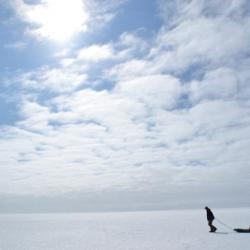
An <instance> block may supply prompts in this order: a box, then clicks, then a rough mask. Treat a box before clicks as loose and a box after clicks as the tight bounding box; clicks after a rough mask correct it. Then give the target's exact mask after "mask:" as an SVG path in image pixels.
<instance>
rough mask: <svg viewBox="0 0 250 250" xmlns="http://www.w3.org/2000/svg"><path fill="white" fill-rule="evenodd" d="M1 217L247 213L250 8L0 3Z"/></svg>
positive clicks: (155, 0)
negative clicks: (169, 211)
mask: <svg viewBox="0 0 250 250" xmlns="http://www.w3.org/2000/svg"><path fill="white" fill-rule="evenodd" d="M0 21H1V22H0V37H1V39H0V55H1V57H0V112H1V113H0V114H1V116H0V152H1V158H0V172H1V174H0V212H37V211H39V212H46V211H53V212H58V211H60V212H72V211H78V212H80V211H110V210H152V209H169V208H192V207H196V208H200V207H202V208H203V207H204V206H205V205H208V206H212V207H240V206H242V207H243V206H250V201H249V195H250V154H249V148H250V82H249V80H250V70H249V68H250V50H249V49H250V2H249V1H248V0H226V1H225V0H210V1H205V0H112V1H111V0H70V1H69V0H9V1H4V0H0Z"/></svg>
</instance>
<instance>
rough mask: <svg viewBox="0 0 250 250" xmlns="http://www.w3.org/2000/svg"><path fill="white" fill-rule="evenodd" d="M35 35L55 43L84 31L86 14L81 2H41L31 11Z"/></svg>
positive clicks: (76, 0) (53, 0) (57, 0)
mask: <svg viewBox="0 0 250 250" xmlns="http://www.w3.org/2000/svg"><path fill="white" fill-rule="evenodd" d="M30 14H32V17H31V18H32V19H33V20H34V21H35V22H36V24H37V25H38V27H37V28H36V29H35V33H36V34H37V35H40V36H41V37H46V38H48V39H51V40H55V41H65V40H67V39H70V38H71V37H72V36H74V35H75V34H77V33H79V32H81V31H84V30H86V22H87V20H88V14H87V12H86V10H85V6H84V4H83V1H82V0H43V1H42V3H41V4H39V5H38V6H36V9H33V11H32V13H30Z"/></svg>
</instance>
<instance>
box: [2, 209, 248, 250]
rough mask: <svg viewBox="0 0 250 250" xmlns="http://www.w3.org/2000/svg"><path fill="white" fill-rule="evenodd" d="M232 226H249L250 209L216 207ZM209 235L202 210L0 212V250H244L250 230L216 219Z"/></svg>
mask: <svg viewBox="0 0 250 250" xmlns="http://www.w3.org/2000/svg"><path fill="white" fill-rule="evenodd" d="M213 211H214V213H215V215H216V217H218V218H219V219H220V220H221V221H223V222H225V223H227V224H228V225H230V226H232V227H244V228H246V227H249V226H250V209H247V208H245V209H223V210H222V209H214V210H213ZM215 224H216V226H218V233H208V226H207V222H206V217H205V210H203V209H201V210H181V211H157V212H119V213H82V214H81V213H75V214H28V215H24V214H8V215H6V214H2V215H0V249H1V250H31V249H32V250H41V249H44V250H45V249H46V250H64V249H65V250H66V249H67V250H81V249H83V250H96V249H100V250H113V249H114V250H136V249H140V250H144V249H149V250H163V249H164V250H168V249H169V250H191V249H192V250H196V249H197V250H215V249H216V250H225V249H226V250H238V249H239V250H247V249H250V234H248V233H246V234H243V233H242V234H240V233H235V232H233V231H232V230H230V229H228V228H226V227H224V226H222V225H220V224H219V223H217V222H215Z"/></svg>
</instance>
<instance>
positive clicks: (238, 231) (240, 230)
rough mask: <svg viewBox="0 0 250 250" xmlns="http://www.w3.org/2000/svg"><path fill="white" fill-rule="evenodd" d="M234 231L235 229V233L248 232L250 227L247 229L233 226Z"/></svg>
mask: <svg viewBox="0 0 250 250" xmlns="http://www.w3.org/2000/svg"><path fill="white" fill-rule="evenodd" d="M234 231H236V232H237V233H250V227H249V228H248V229H243V228H235V229H234Z"/></svg>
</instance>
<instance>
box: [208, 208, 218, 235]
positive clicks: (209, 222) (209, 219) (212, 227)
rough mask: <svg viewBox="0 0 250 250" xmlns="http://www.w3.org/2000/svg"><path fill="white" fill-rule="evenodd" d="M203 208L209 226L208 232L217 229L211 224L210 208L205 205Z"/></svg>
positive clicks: (212, 218) (211, 214)
mask: <svg viewBox="0 0 250 250" xmlns="http://www.w3.org/2000/svg"><path fill="white" fill-rule="evenodd" d="M205 209H206V212H207V221H208V225H209V227H210V232H215V231H216V230H217V228H216V227H215V226H214V225H213V220H214V214H213V213H212V211H211V209H210V208H208V207H205Z"/></svg>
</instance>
